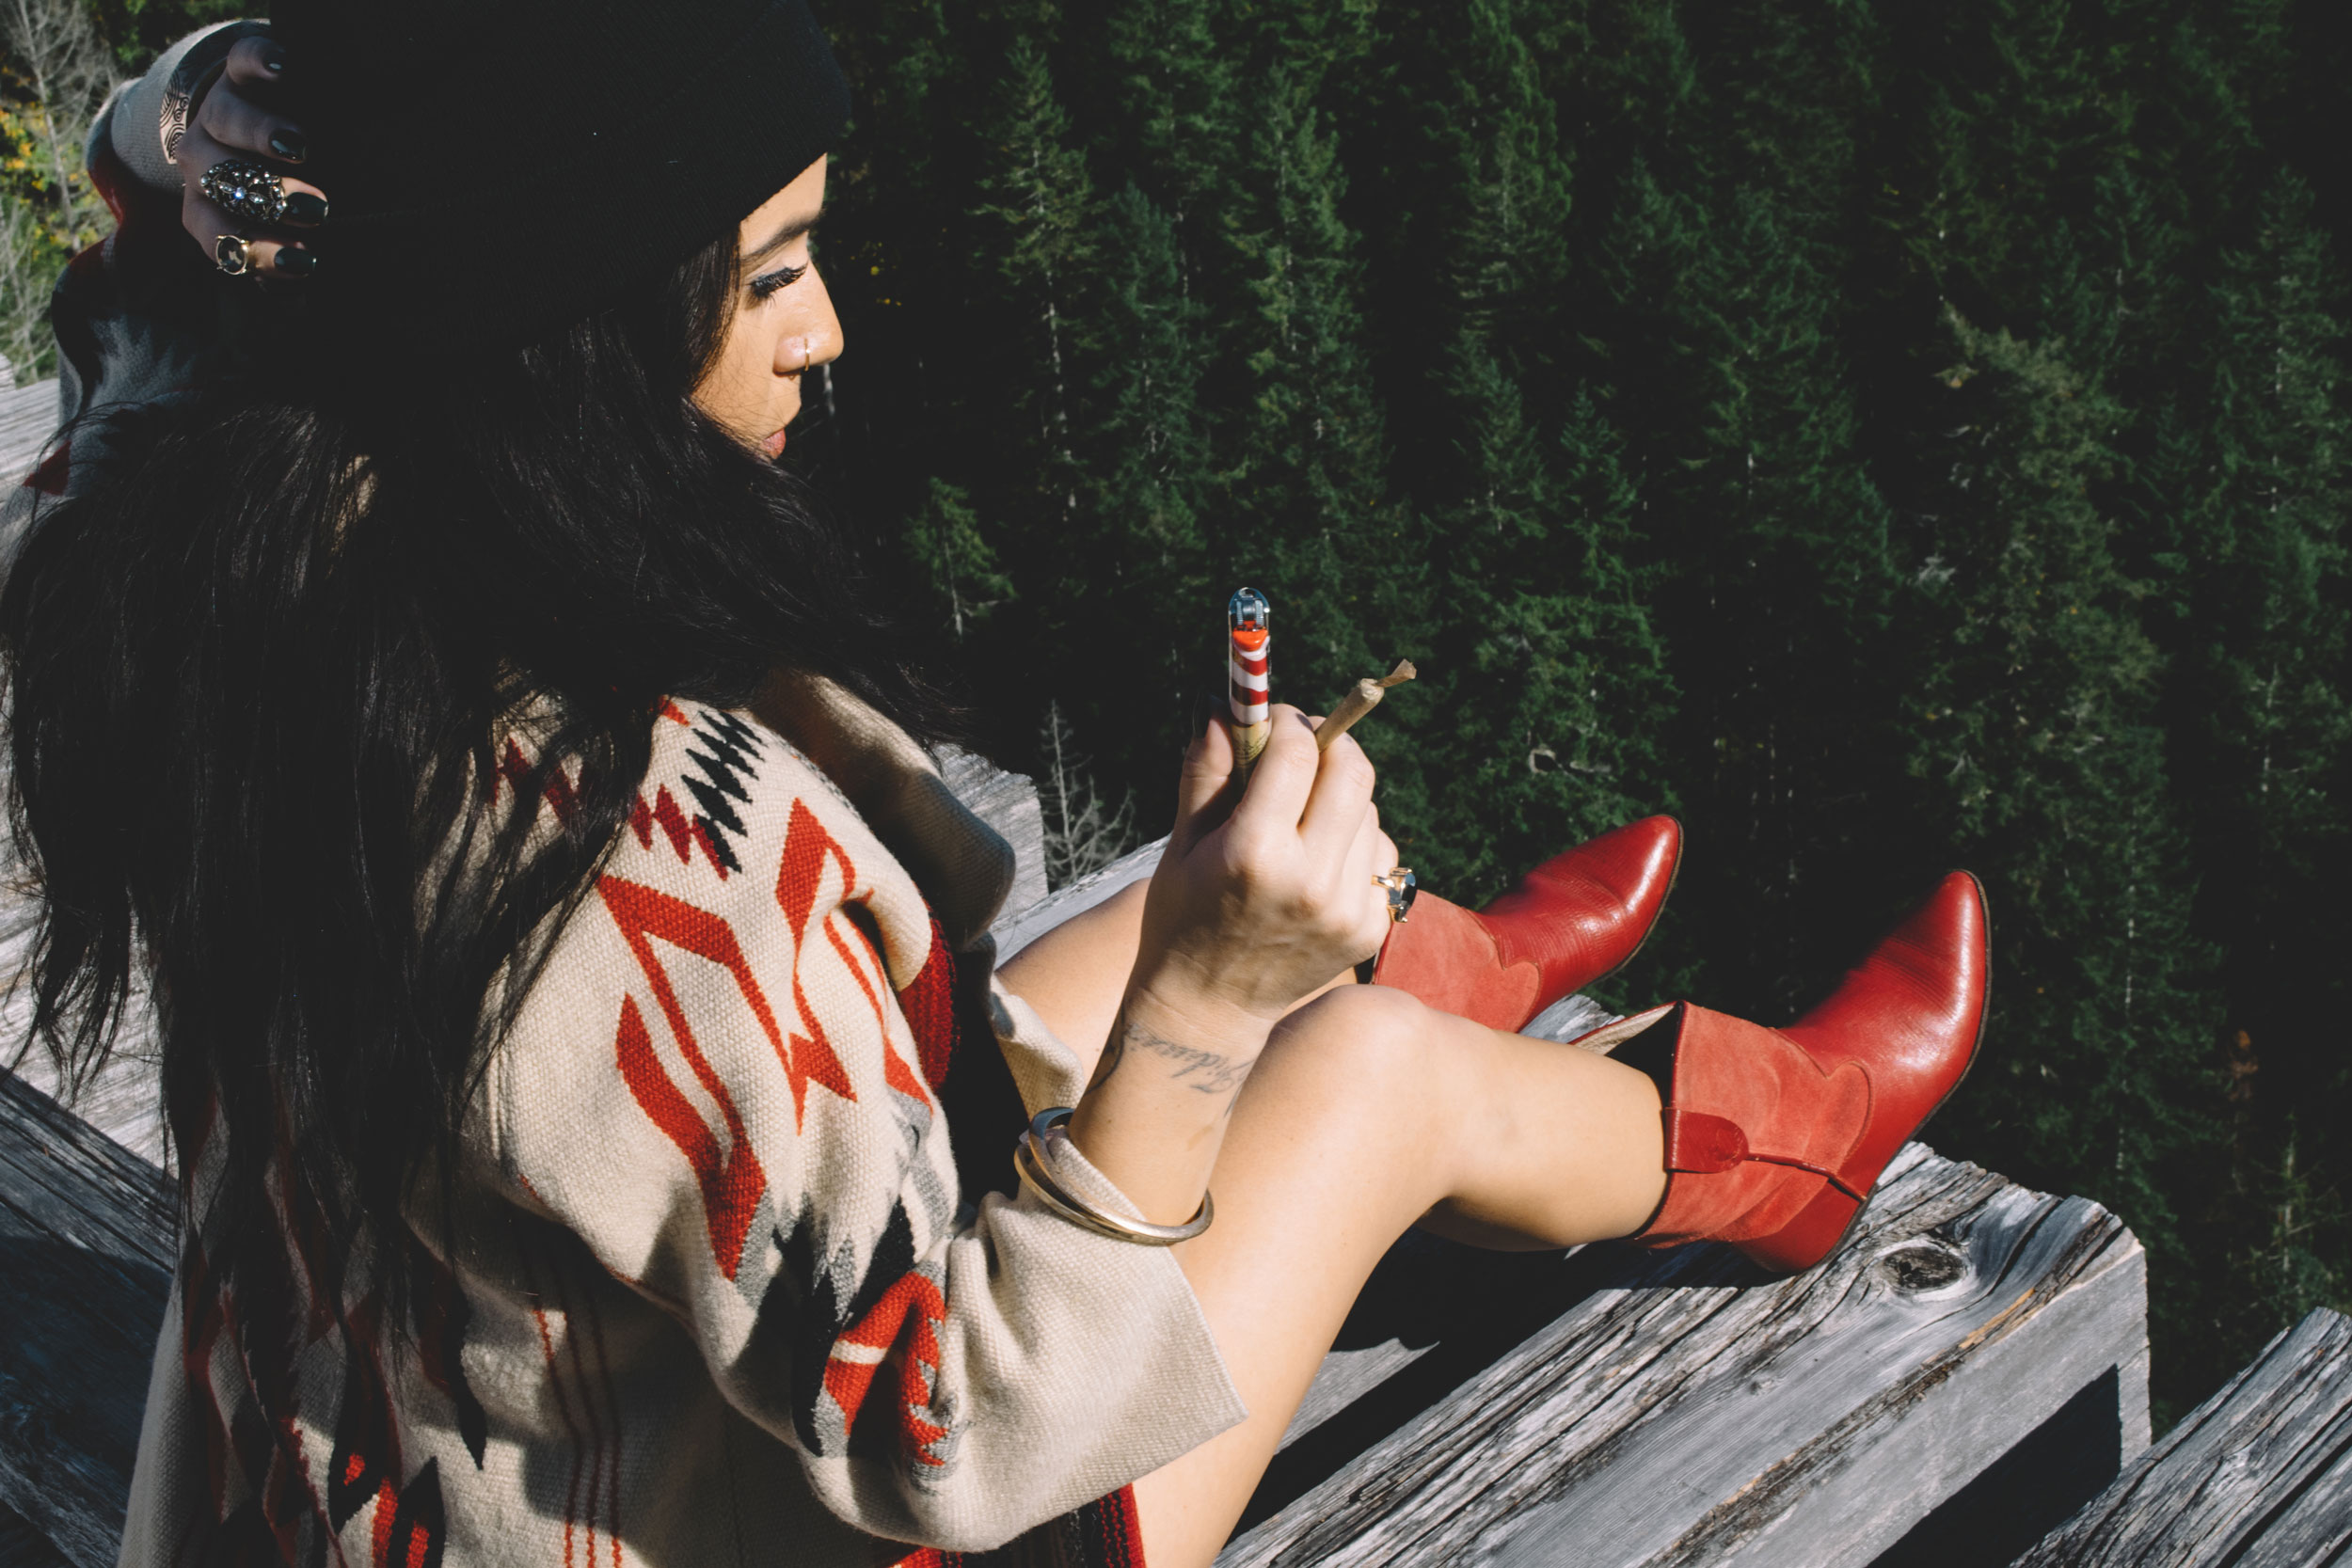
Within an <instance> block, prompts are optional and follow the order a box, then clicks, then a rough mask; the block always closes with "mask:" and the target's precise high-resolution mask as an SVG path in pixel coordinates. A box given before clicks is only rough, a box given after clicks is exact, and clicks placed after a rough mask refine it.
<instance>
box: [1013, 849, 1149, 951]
mask: <svg viewBox="0 0 2352 1568" xmlns="http://www.w3.org/2000/svg"><path fill="white" fill-rule="evenodd" d="M1167 847H1168V840H1166V839H1164V838H1155V839H1153V840H1152V842H1151V843H1149V844H1147V845H1145V846H1144V847H1142V848H1140V849H1136V850H1131V851H1129V852H1128V853H1127V854H1124V855H1121V856H1120V858H1119V859H1117V860H1115V861H1113V862H1111V863H1110V864H1108V865H1106V866H1104V867H1103V869H1102V870H1100V871H1097V872H1094V873H1092V874H1091V875H1089V876H1085V877H1081V878H1079V879H1077V880H1076V881H1074V882H1073V883H1071V884H1070V885H1069V886H1068V887H1065V888H1057V889H1056V890H1055V891H1053V892H1052V893H1049V894H1047V895H1045V896H1044V897H1042V898H1041V899H1039V900H1038V901H1037V902H1036V903H1035V904H1033V905H1031V906H1030V907H1029V908H1027V909H1025V910H1024V911H1021V912H1020V913H1019V914H1015V915H1000V916H998V917H997V921H996V925H995V927H994V930H995V933H996V961H997V962H999V963H1002V962H1004V961H1005V960H1006V959H1007V958H1011V957H1012V956H1013V955H1014V954H1015V953H1018V952H1020V951H1021V950H1022V949H1023V948H1024V947H1026V946H1028V945H1029V943H1031V942H1035V941H1036V940H1037V939H1038V938H1040V937H1041V936H1043V935H1044V934H1045V933H1046V932H1048V931H1050V930H1052V929H1053V928H1054V927H1057V926H1058V925H1060V924H1061V923H1062V922H1063V921H1065V920H1068V919H1069V918H1070V917H1071V916H1073V915H1074V914H1079V913H1082V912H1084V911H1088V910H1090V909H1092V908H1094V906H1095V905H1097V904H1099V903H1101V902H1103V901H1104V899H1106V898H1108V897H1110V896H1111V895H1113V894H1115V893H1119V892H1121V891H1123V890H1125V889H1127V888H1129V887H1132V886H1134V885H1135V884H1136V883H1137V882H1140V881H1142V880H1143V879H1145V878H1147V877H1149V876H1151V875H1152V871H1153V869H1154V868H1156V867H1157V866H1158V865H1159V863H1160V851H1161V850H1163V849H1165V848H1167Z"/></svg>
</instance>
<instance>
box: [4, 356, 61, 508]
mask: <svg viewBox="0 0 2352 1568" xmlns="http://www.w3.org/2000/svg"><path fill="white" fill-rule="evenodd" d="M0 379H5V378H0ZM56 429H57V383H56V378H55V377H52V378H51V379H49V380H47V381H36V382H34V383H33V384H32V385H31V386H29V387H6V386H0V484H8V485H14V484H16V483H19V482H21V481H22V480H23V479H24V476H25V475H26V474H28V473H31V472H32V471H33V468H34V467H35V465H37V464H39V463H40V451H41V448H43V447H45V446H47V445H48V444H49V437H50V436H53V435H55V434H56Z"/></svg>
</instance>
